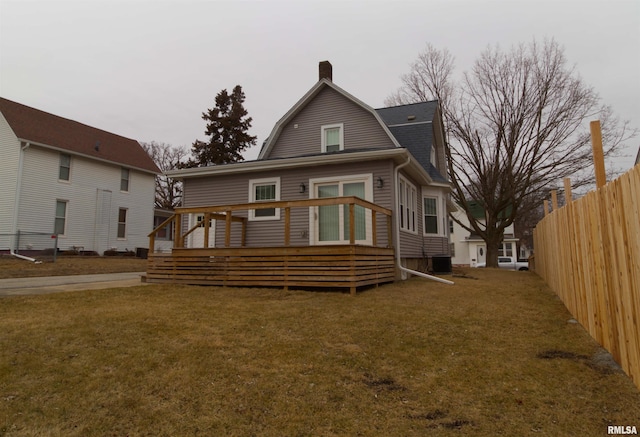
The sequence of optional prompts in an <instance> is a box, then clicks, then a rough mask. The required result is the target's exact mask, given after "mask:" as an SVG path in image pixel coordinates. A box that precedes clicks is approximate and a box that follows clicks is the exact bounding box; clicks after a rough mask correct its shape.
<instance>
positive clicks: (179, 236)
mask: <svg viewBox="0 0 640 437" xmlns="http://www.w3.org/2000/svg"><path fill="white" fill-rule="evenodd" d="M174 246H175V247H184V239H183V238H182V214H180V213H176V238H175V242H174Z"/></svg>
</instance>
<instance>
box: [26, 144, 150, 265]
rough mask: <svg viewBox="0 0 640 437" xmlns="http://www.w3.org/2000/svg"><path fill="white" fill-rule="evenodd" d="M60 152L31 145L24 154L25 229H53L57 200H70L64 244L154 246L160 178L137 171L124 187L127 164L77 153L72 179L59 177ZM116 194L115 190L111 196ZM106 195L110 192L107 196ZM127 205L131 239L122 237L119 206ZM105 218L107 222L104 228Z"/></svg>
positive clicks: (120, 247)
mask: <svg viewBox="0 0 640 437" xmlns="http://www.w3.org/2000/svg"><path fill="white" fill-rule="evenodd" d="M59 156H60V155H59V153H58V152H55V151H52V150H47V149H44V148H40V147H36V146H31V147H30V148H29V149H27V150H26V152H25V155H24V170H23V175H22V176H23V177H22V199H21V202H20V210H19V221H18V222H19V228H20V229H21V230H24V231H32V232H53V223H54V217H55V206H56V200H66V201H68V204H67V222H66V232H65V235H64V236H61V237H60V239H59V243H58V246H59V247H60V248H61V249H68V248H70V247H73V246H82V247H84V249H85V250H95V251H97V252H99V253H100V254H102V253H103V252H104V250H106V249H109V248H112V247H115V248H117V249H118V250H124V249H129V250H134V249H135V248H136V247H148V244H149V243H148V238H147V235H148V233H149V232H151V230H152V227H153V199H154V176H153V175H151V174H146V173H141V172H136V171H134V170H131V172H130V180H129V192H127V193H123V192H121V191H120V170H121V167H119V166H116V165H110V164H105V163H100V162H96V161H92V160H89V159H86V158H81V157H77V156H72V158H71V175H70V180H69V181H68V182H67V181H59V180H58V166H59ZM109 193H110V194H109ZM104 194H107V195H106V196H105V195H104ZM119 208H127V209H128V214H127V238H126V239H123V240H119V239H117V237H116V236H117V223H118V209H119ZM100 217H104V221H107V223H103V226H99V225H100V222H101V219H100Z"/></svg>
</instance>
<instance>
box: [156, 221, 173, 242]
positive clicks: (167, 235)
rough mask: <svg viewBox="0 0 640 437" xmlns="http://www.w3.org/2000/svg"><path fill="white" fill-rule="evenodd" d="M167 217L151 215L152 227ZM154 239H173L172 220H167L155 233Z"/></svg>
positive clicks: (158, 224)
mask: <svg viewBox="0 0 640 437" xmlns="http://www.w3.org/2000/svg"><path fill="white" fill-rule="evenodd" d="M167 218H168V217H162V216H158V215H155V216H153V228H154V229H155V228H157V227H158V226H160V225H161V224H162V223H164V221H165V220H166V219H167ZM156 240H169V241H171V240H173V222H172V221H171V222H169V224H167V225H166V226H165V227H163V228H162V229H160V230H159V231H158V232H157V233H156Z"/></svg>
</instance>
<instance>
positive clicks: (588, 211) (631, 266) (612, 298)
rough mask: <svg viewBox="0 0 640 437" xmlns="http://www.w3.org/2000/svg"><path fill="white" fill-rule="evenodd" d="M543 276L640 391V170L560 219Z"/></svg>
mask: <svg viewBox="0 0 640 437" xmlns="http://www.w3.org/2000/svg"><path fill="white" fill-rule="evenodd" d="M533 236H534V245H535V251H536V254H535V271H536V273H537V274H539V275H540V276H541V277H542V278H543V279H544V280H545V281H546V282H547V284H549V286H550V287H551V288H552V289H553V290H554V291H555V292H556V293H557V294H558V296H559V297H560V299H562V301H563V302H564V304H565V305H566V307H567V308H568V309H569V311H570V312H571V314H573V316H574V317H575V318H576V320H578V321H579V322H580V323H581V324H582V326H584V327H585V329H587V331H588V332H589V334H591V336H592V337H593V338H594V339H595V340H596V341H598V343H600V344H601V345H602V346H603V347H604V348H606V349H607V350H608V351H609V352H610V353H611V354H612V355H613V357H614V359H615V360H616V361H617V362H618V363H619V364H620V365H621V366H622V368H623V370H624V371H625V372H626V373H627V375H629V376H630V377H631V379H632V380H633V382H634V384H635V385H636V386H638V387H639V388H640V165H636V166H635V168H633V169H631V170H630V171H629V172H628V173H626V174H624V175H623V176H621V177H620V178H618V179H616V180H614V181H613V182H610V183H608V184H606V185H605V186H603V187H601V188H598V189H597V190H595V191H592V192H589V193H588V194H587V195H586V196H584V197H582V198H580V199H578V200H576V201H574V202H571V201H570V199H569V200H568V201H567V204H566V205H565V206H564V207H563V208H560V209H557V210H555V211H553V212H552V213H551V214H549V215H547V216H546V217H545V218H544V219H542V220H541V221H540V222H539V223H538V225H537V226H536V228H535V229H534V232H533Z"/></svg>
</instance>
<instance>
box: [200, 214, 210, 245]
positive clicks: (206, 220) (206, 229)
mask: <svg viewBox="0 0 640 437" xmlns="http://www.w3.org/2000/svg"><path fill="white" fill-rule="evenodd" d="M210 222H211V213H210V212H205V214H204V223H202V225H203V226H204V242H203V247H204V248H205V249H207V248H208V247H209V223H210Z"/></svg>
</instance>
